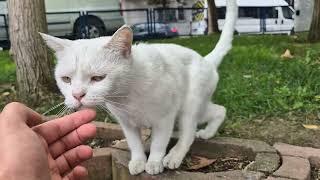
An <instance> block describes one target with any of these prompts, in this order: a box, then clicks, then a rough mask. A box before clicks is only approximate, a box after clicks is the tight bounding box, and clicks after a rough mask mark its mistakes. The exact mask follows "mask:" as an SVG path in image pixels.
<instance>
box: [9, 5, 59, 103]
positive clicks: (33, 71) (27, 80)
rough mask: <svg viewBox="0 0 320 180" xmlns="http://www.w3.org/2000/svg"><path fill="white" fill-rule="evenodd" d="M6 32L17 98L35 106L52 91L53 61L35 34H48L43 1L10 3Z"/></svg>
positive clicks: (38, 36)
mask: <svg viewBox="0 0 320 180" xmlns="http://www.w3.org/2000/svg"><path fill="white" fill-rule="evenodd" d="M8 10H9V29H10V41H11V50H12V53H13V58H14V60H15V63H16V74H17V85H18V92H17V93H18V94H17V95H18V98H19V99H20V100H21V101H23V102H24V103H27V104H28V105H30V106H35V105H36V104H37V103H38V102H39V100H40V98H39V97H40V96H41V94H42V93H43V92H44V91H46V90H48V89H52V88H54V87H55V85H54V84H55V83H54V80H53V73H52V72H53V71H52V69H53V61H52V56H51V55H50V54H49V52H48V50H47V47H46V45H45V44H44V42H43V41H42V39H41V38H40V35H39V34H38V32H48V28H47V20H46V14H45V3H44V0H9V1H8Z"/></svg>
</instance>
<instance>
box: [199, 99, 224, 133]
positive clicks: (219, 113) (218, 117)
mask: <svg viewBox="0 0 320 180" xmlns="http://www.w3.org/2000/svg"><path fill="white" fill-rule="evenodd" d="M225 117H226V108H225V107H223V106H221V105H218V104H213V103H211V102H209V104H208V106H207V110H206V112H205V116H204V119H203V120H201V121H200V122H199V123H200V124H202V123H206V122H207V123H208V124H207V126H206V127H205V128H204V129H201V130H199V131H198V132H197V133H196V137H197V138H201V139H209V138H211V137H213V136H214V135H215V134H216V132H217V131H218V129H219V127H220V126H221V124H222V123H223V121H224V119H225Z"/></svg>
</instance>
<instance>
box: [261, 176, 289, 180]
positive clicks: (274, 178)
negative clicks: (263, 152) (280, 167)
mask: <svg viewBox="0 0 320 180" xmlns="http://www.w3.org/2000/svg"><path fill="white" fill-rule="evenodd" d="M266 180H292V179H289V178H280V177H271V176H270V177H268V178H267V179H266Z"/></svg>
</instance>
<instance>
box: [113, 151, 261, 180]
mask: <svg viewBox="0 0 320 180" xmlns="http://www.w3.org/2000/svg"><path fill="white" fill-rule="evenodd" d="M129 156H130V153H128V152H127V151H121V150H117V151H113V152H112V176H113V180H197V179H199V180H200V179H201V180H213V179H214V180H248V179H250V180H259V179H262V177H264V174H263V173H260V172H253V171H226V172H215V173H201V172H185V171H178V170H173V171H172V170H166V171H164V172H163V173H161V174H159V175H155V176H152V175H149V174H147V173H145V172H144V173H141V174H139V175H136V176H132V175H130V173H129V170H128V162H129Z"/></svg>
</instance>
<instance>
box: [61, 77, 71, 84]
mask: <svg viewBox="0 0 320 180" xmlns="http://www.w3.org/2000/svg"><path fill="white" fill-rule="evenodd" d="M61 79H62V81H63V82H65V83H68V84H70V83H71V78H70V77H68V76H63V77H61Z"/></svg>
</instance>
